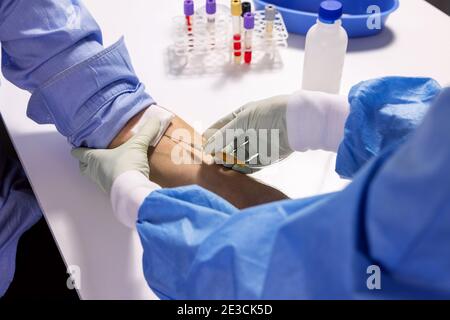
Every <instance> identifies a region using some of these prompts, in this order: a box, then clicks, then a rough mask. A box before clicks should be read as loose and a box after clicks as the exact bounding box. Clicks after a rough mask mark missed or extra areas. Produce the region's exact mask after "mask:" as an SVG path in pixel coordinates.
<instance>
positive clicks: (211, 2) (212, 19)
mask: <svg viewBox="0 0 450 320" xmlns="http://www.w3.org/2000/svg"><path fill="white" fill-rule="evenodd" d="M216 12H217V4H216V0H206V19H207V21H208V25H210V26H211V25H214V24H215V23H216Z"/></svg>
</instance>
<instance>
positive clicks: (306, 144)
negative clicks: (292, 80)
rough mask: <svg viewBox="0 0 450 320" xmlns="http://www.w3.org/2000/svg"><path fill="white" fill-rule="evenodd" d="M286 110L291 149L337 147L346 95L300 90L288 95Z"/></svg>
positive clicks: (347, 108) (343, 122) (330, 148)
mask: <svg viewBox="0 0 450 320" xmlns="http://www.w3.org/2000/svg"><path fill="white" fill-rule="evenodd" d="M286 112H287V114H286V121H287V132H288V140H289V145H290V147H291V149H293V150H295V151H299V152H305V151H308V150H326V151H332V152H336V151H337V149H338V147H339V144H340V143H341V141H342V139H343V136H344V126H345V121H346V119H347V116H348V114H349V103H348V101H347V98H346V97H344V96H339V95H333V94H328V93H322V92H315V91H304V90H301V91H298V92H295V93H294V94H293V95H292V96H291V97H290V99H289V102H288V107H287V111H286Z"/></svg>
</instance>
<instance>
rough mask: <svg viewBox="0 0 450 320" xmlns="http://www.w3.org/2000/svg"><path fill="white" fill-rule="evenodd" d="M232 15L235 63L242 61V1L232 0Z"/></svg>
mask: <svg viewBox="0 0 450 320" xmlns="http://www.w3.org/2000/svg"><path fill="white" fill-rule="evenodd" d="M231 15H232V20H233V56H234V63H236V64H240V63H241V60H242V35H241V29H242V20H241V19H242V17H241V15H242V3H241V0H231Z"/></svg>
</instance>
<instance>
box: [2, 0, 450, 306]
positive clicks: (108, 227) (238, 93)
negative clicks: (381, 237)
mask: <svg viewBox="0 0 450 320" xmlns="http://www.w3.org/2000/svg"><path fill="white" fill-rule="evenodd" d="M85 2H86V5H87V6H88V8H89V9H90V10H91V12H92V14H93V15H94V16H95V17H96V19H97V20H98V22H99V24H100V25H101V27H102V29H103V33H104V39H105V43H106V44H108V45H109V44H111V43H113V42H115V41H116V40H117V39H118V38H119V37H120V36H122V35H125V38H126V42H127V44H128V48H129V51H130V53H131V56H132V58H133V62H134V66H135V69H136V71H137V73H138V74H139V76H140V77H141V80H142V81H143V82H144V83H145V84H146V85H147V87H148V90H149V92H150V93H151V94H152V96H153V97H154V98H155V99H156V100H157V101H158V103H159V104H160V105H162V106H165V107H168V108H170V109H172V110H173V111H174V112H175V113H177V114H178V115H179V116H181V117H182V118H184V119H185V120H187V121H188V122H189V123H191V124H193V125H194V127H195V128H196V129H198V130H199V131H202V130H203V129H205V128H206V127H207V126H208V125H209V124H210V123H212V122H213V121H214V120H216V119H217V118H219V117H220V116H222V115H224V114H225V113H228V112H231V111H232V110H233V109H235V108H237V107H238V106H240V105H241V104H243V103H245V102H247V101H249V100H254V99H259V98H264V97H268V96H271V95H276V94H280V93H290V92H292V91H295V90H297V89H299V87H300V78H301V71H302V61H303V47H304V37H301V36H294V35H293V36H291V38H290V40H289V45H290V48H288V49H285V50H283V52H282V57H283V61H284V67H283V68H282V69H281V70H272V71H264V72H263V71H250V72H242V73H241V72H237V73H236V72H230V73H223V74H216V75H209V76H205V77H196V78H192V77H191V78H186V77H183V78H177V77H174V76H172V75H170V74H169V73H168V68H167V66H166V64H165V61H166V59H165V53H166V50H167V47H168V45H169V44H170V39H169V30H170V23H171V21H172V20H171V17H172V16H174V15H177V14H179V13H180V0H168V1H163V2H161V1H147V0H133V1H119V0H114V1H104V0H86V1H85ZM225 2H226V3H228V1H226V0H225ZM449 31H450V19H449V17H448V16H446V15H445V14H443V13H441V12H440V11H438V10H437V9H435V8H433V7H432V6H431V5H429V4H427V3H425V2H424V1H423V0H406V1H401V7H400V9H399V10H398V11H397V12H396V13H394V14H393V15H392V16H391V18H390V20H389V22H388V29H387V30H385V31H384V32H383V33H382V34H381V35H379V36H376V37H373V38H367V39H358V40H352V41H351V42H350V49H349V53H348V57H347V60H346V66H345V73H344V79H343V90H342V92H343V93H344V94H345V93H347V92H348V90H349V89H350V87H351V86H352V85H354V84H355V83H357V82H359V81H361V80H365V79H369V78H374V77H380V76H386V75H404V76H429V77H434V78H435V79H437V80H438V81H439V82H441V84H443V85H445V84H447V85H448V84H449V83H450V37H449V34H448V33H449ZM2 84H3V87H2V88H1V98H0V101H1V104H0V110H1V113H2V115H3V118H4V120H5V122H6V125H7V128H8V130H9V133H10V134H11V136H12V140H13V142H14V145H15V147H16V150H17V151H18V153H19V156H20V158H21V161H22V163H23V165H24V167H25V170H26V172H27V175H28V177H29V179H30V182H31V184H32V186H33V189H34V191H35V193H36V196H37V198H38V200H39V203H40V205H41V208H42V210H43V212H44V215H45V217H46V219H47V222H48V224H49V226H50V228H51V230H52V232H53V236H54V237H55V239H56V241H57V244H58V247H59V249H60V251H61V253H62V256H63V258H64V260H65V262H66V264H67V265H70V266H79V267H80V270H81V289H80V290H79V294H80V296H81V297H82V298H83V299H152V298H155V296H154V294H153V293H152V292H151V290H150V289H149V288H148V286H147V284H146V282H145V280H144V277H143V274H142V268H141V255H142V249H141V247H140V243H139V239H138V236H137V234H136V233H135V232H132V231H129V230H128V229H126V228H125V227H122V226H121V225H120V224H119V223H118V222H117V221H116V220H115V219H114V217H113V215H112V212H111V206H110V204H109V200H108V198H107V197H106V196H105V195H103V194H102V193H101V192H100V191H98V190H97V189H96V187H95V186H94V185H93V184H91V183H90V182H89V181H88V180H87V179H86V178H84V177H81V176H80V174H79V172H78V167H77V162H76V161H75V160H74V159H72V158H71V156H70V154H69V151H70V148H71V147H70V146H69V145H68V144H67V143H66V141H65V139H64V138H63V137H61V136H60V135H59V134H58V133H57V132H56V131H55V129H54V128H53V127H52V126H38V125H37V124H35V123H33V122H32V121H31V120H29V119H27V118H26V116H25V110H26V105H27V100H28V98H29V95H28V94H27V93H25V92H23V91H20V90H18V89H16V88H14V87H13V86H12V85H11V84H10V83H8V82H6V81H5V80H4V79H2ZM333 166H334V156H333V155H330V154H327V153H324V152H309V153H306V154H301V155H300V154H298V155H295V156H293V157H292V158H290V159H288V160H287V161H285V162H283V163H281V164H279V165H277V166H274V167H273V168H269V169H267V170H265V171H263V172H261V173H260V174H259V175H258V177H259V178H261V179H263V180H264V181H266V182H267V183H270V184H272V185H274V186H276V187H279V188H281V189H282V190H283V191H285V192H286V193H287V194H288V195H290V196H292V197H304V196H309V195H312V194H316V193H319V192H325V191H332V190H337V189H339V188H341V187H342V186H343V185H344V183H343V182H342V181H340V180H339V179H338V178H337V175H336V174H335V173H334V172H333ZM43 263H45V261H44V262H43Z"/></svg>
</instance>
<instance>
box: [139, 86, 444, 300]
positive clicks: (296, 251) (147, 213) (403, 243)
mask: <svg viewBox="0 0 450 320" xmlns="http://www.w3.org/2000/svg"><path fill="white" fill-rule="evenodd" d="M349 101H350V104H351V114H350V116H349V118H348V121H347V123H346V130H345V137H344V141H343V142H342V144H341V147H340V150H339V153H338V161H337V163H338V164H337V171H338V173H341V174H342V175H344V176H347V177H353V181H352V183H351V184H350V185H349V186H348V187H347V188H346V189H344V190H343V191H340V192H337V193H332V194H327V195H320V196H316V197H313V198H308V199H300V200H287V201H281V202H275V203H271V204H267V205H262V206H258V207H254V208H249V209H246V210H242V211H240V210H238V209H236V208H235V207H234V206H232V205H231V204H230V203H228V202H227V201H225V200H224V199H222V198H220V197H219V196H217V195H215V194H213V193H211V192H209V191H207V190H204V189H202V188H200V187H198V186H188V187H181V188H175V189H161V190H157V191H154V192H152V193H151V194H150V195H149V196H148V197H147V198H146V199H145V201H144V202H143V204H142V205H141V207H140V210H139V216H138V221H137V229H138V232H139V234H140V238H141V242H142V244H143V247H144V257H143V268H144V274H145V277H146V279H147V281H148V284H149V286H150V287H151V288H152V289H153V290H154V292H155V293H156V294H157V295H158V296H159V297H160V298H163V299H201V298H206V299H222V298H225V299H324V298H329V299H383V298H385V299H400V298H425V299H427V298H450V273H449V270H450V250H449V245H450V232H449V230H450V188H449V181H450V147H449V141H450V125H449V119H450V88H447V89H444V90H442V89H441V88H440V87H439V85H438V84H437V83H436V82H435V81H433V80H431V79H420V78H418V79H415V78H383V79H377V80H372V81H367V82H363V83H360V84H358V85H357V86H355V87H354V88H353V89H352V91H351V93H350V96H349ZM424 116H425V118H423V117H424ZM363 124H364V125H363ZM417 126H419V127H418V128H417ZM231 187H232V186H230V188H231ZM373 266H375V269H374V268H373ZM376 268H379V270H377V269H376ZM374 270H375V271H374ZM378 271H379V272H378ZM373 285H375V287H374V286H373Z"/></svg>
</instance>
